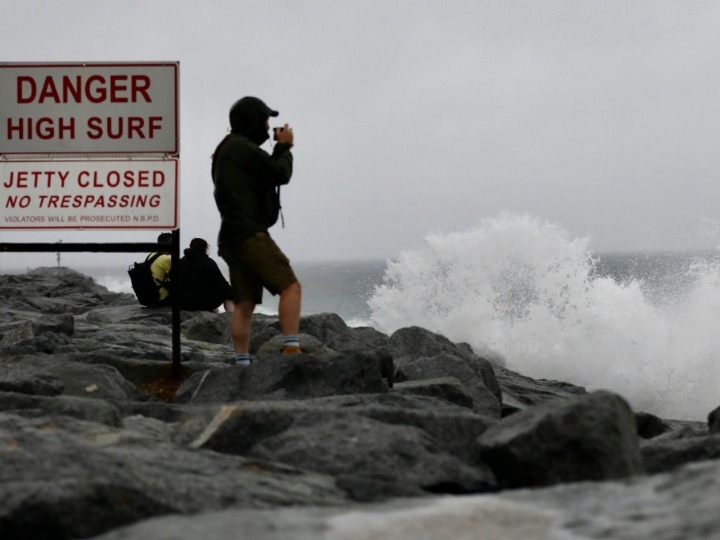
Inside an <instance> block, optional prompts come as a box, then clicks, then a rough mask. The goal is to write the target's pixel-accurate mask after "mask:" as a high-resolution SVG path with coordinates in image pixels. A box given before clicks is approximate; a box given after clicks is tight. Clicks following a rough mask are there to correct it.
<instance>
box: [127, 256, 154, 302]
mask: <svg viewBox="0 0 720 540" xmlns="http://www.w3.org/2000/svg"><path fill="white" fill-rule="evenodd" d="M160 255H162V253H155V254H154V255H153V256H152V257H150V256H149V255H148V258H147V259H145V260H144V261H142V262H136V263H133V264H131V265H130V267H129V268H128V275H129V276H130V283H131V284H132V289H133V291H134V292H135V296H137V299H138V301H139V302H140V303H141V304H142V305H143V306H145V307H154V306H156V305H157V304H158V303H159V302H160V286H158V285H157V284H156V283H155V278H153V275H152V272H151V271H150V267H151V266H152V263H154V262H155V259H157V258H158V257H159V256H160Z"/></svg>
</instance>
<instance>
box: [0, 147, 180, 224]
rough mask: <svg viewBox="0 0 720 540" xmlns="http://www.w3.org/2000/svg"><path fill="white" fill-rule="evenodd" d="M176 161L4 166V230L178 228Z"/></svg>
mask: <svg viewBox="0 0 720 540" xmlns="http://www.w3.org/2000/svg"><path fill="white" fill-rule="evenodd" d="M178 207H179V206H178V160H177V159H142V158H140V159H134V160H99V159H94V160H72V159H65V160H63V159H58V160H52V161H39V160H32V161H21V160H10V161H0V230H2V229H175V228H177V226H178Z"/></svg>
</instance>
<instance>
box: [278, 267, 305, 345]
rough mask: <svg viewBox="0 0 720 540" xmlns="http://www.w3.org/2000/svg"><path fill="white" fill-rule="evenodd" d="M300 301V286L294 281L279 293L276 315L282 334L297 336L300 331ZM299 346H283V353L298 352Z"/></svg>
mask: <svg viewBox="0 0 720 540" xmlns="http://www.w3.org/2000/svg"><path fill="white" fill-rule="evenodd" d="M301 303H302V287H301V286H300V282H298V281H296V282H295V283H293V284H292V285H290V286H289V287H287V288H286V289H284V290H283V291H282V292H281V293H280V302H279V304H278V315H279V317H280V328H281V329H282V333H283V336H286V337H287V336H294V337H297V335H298V333H299V332H300V305H301ZM300 352H301V350H300V346H299V345H297V346H294V345H293V346H290V347H288V346H285V347H284V348H283V354H286V355H290V354H300Z"/></svg>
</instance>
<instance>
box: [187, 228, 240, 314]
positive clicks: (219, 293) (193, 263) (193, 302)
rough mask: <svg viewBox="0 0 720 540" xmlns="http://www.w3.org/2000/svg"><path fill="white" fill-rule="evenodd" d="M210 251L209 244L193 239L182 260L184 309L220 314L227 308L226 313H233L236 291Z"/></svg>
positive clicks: (200, 239) (199, 239)
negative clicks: (209, 253)
mask: <svg viewBox="0 0 720 540" xmlns="http://www.w3.org/2000/svg"><path fill="white" fill-rule="evenodd" d="M208 250H209V246H208V243H207V242H206V241H205V240H203V239H202V238H193V239H192V241H191V242H190V247H189V248H187V249H186V250H185V255H184V256H183V258H182V259H180V307H181V308H182V309H184V310H188V311H196V310H201V311H214V312H217V311H218V307H220V305H221V304H223V305H224V306H225V311H232V310H233V306H234V304H233V302H232V289H231V288H230V284H229V283H228V282H227V280H226V279H225V276H223V274H222V272H221V271H220V268H218V265H217V263H216V262H215V261H213V260H212V259H211V258H210V257H209V256H208Z"/></svg>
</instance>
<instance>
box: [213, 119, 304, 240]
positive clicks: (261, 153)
mask: <svg viewBox="0 0 720 540" xmlns="http://www.w3.org/2000/svg"><path fill="white" fill-rule="evenodd" d="M292 164H293V156H292V153H291V152H290V147H289V146H288V145H287V144H281V143H277V144H275V147H274V148H273V153H272V155H270V154H268V153H267V152H266V151H265V150H263V149H262V148H260V147H259V146H258V145H257V144H256V143H255V142H253V141H252V140H250V139H249V138H247V137H246V136H244V135H240V134H236V133H231V134H230V135H228V136H227V137H226V138H225V139H224V140H223V141H222V142H221V143H220V145H219V146H218V148H217V150H216V151H215V155H214V156H213V165H212V173H213V174H212V176H213V183H214V184H215V203H216V204H217V207H218V210H219V211H220V217H221V223H220V233H219V235H218V247H222V246H223V245H227V244H230V243H233V242H237V241H238V240H242V239H243V238H247V237H248V236H250V235H252V234H255V233H257V232H267V230H268V229H269V228H270V227H272V226H273V225H274V224H275V222H276V221H277V219H278V214H279V211H280V186H282V185H285V184H287V183H288V182H290V177H291V176H292Z"/></svg>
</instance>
